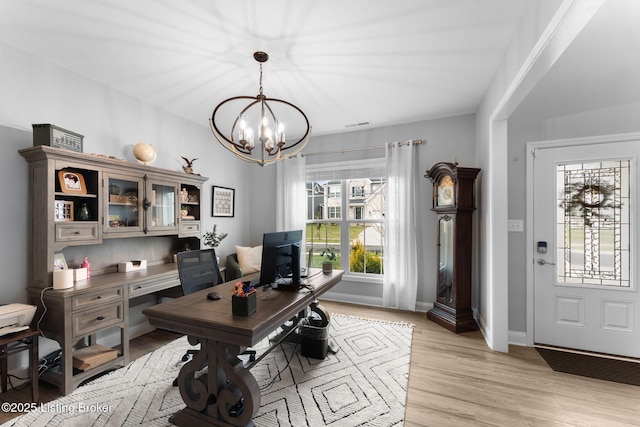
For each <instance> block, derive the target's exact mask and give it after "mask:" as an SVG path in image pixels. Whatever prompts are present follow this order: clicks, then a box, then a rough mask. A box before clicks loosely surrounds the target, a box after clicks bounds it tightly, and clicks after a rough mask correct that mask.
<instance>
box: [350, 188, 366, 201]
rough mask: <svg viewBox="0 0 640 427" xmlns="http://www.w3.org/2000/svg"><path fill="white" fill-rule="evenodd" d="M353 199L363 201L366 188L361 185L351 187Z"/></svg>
mask: <svg viewBox="0 0 640 427" xmlns="http://www.w3.org/2000/svg"><path fill="white" fill-rule="evenodd" d="M351 197H352V198H354V199H361V198H363V197H364V187H363V186H361V185H358V186H353V187H351Z"/></svg>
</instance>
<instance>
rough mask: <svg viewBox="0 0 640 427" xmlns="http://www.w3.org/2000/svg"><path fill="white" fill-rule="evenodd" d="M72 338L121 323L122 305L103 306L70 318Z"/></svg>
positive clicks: (122, 316) (122, 315)
mask: <svg viewBox="0 0 640 427" xmlns="http://www.w3.org/2000/svg"><path fill="white" fill-rule="evenodd" d="M71 318H72V323H73V336H74V337H80V336H84V335H88V334H90V333H92V332H96V331H99V330H100V329H103V328H106V327H108V326H112V325H116V324H118V323H120V322H122V320H123V318H124V303H122V302H120V303H116V304H109V305H103V306H101V307H98V308H95V309H93V310H87V311H83V312H82V313H77V314H74V315H72V316H71Z"/></svg>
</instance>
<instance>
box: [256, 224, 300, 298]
mask: <svg viewBox="0 0 640 427" xmlns="http://www.w3.org/2000/svg"><path fill="white" fill-rule="evenodd" d="M301 251H302V230H290V231H277V232H274V233H265V234H264V236H263V238H262V262H261V266H260V285H261V286H268V285H273V286H274V288H276V289H285V290H296V289H298V288H299V287H300V254H301Z"/></svg>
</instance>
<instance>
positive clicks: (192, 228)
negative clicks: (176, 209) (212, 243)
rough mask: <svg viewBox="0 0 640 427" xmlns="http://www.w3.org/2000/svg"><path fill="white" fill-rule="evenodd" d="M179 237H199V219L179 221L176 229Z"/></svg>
mask: <svg viewBox="0 0 640 427" xmlns="http://www.w3.org/2000/svg"><path fill="white" fill-rule="evenodd" d="M178 234H179V236H180V237H187V236H196V237H200V221H187V220H182V221H180V228H179V230H178Z"/></svg>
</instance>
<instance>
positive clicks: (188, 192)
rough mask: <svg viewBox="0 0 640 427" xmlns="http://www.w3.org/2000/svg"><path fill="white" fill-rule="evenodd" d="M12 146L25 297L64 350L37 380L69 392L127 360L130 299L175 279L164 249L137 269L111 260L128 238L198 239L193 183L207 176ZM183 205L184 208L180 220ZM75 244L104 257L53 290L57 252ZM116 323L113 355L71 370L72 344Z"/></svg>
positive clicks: (95, 337) (77, 346)
mask: <svg viewBox="0 0 640 427" xmlns="http://www.w3.org/2000/svg"><path fill="white" fill-rule="evenodd" d="M20 154H21V155H22V156H23V157H24V158H25V159H26V160H27V162H28V163H29V243H28V250H29V266H28V270H29V277H28V279H29V286H28V289H27V290H28V295H29V299H30V301H31V303H32V304H34V305H37V306H38V312H37V314H36V317H35V318H36V319H40V316H42V314H43V313H44V318H43V319H42V321H41V322H40V328H41V329H42V331H43V332H44V333H45V336H46V337H48V338H51V339H54V340H56V341H58V343H59V344H60V346H61V348H62V358H61V360H62V363H61V365H60V366H59V367H58V368H57V369H55V370H49V371H47V372H45V373H43V375H42V377H41V378H42V379H44V380H46V381H49V382H51V383H53V384H55V385H57V386H58V387H59V388H60V391H61V392H62V393H64V394H68V393H70V392H71V391H73V390H74V389H75V388H76V387H77V386H78V385H80V384H81V383H82V382H83V381H85V380H86V379H88V378H91V377H93V376H95V375H97V374H99V373H101V372H104V371H106V370H109V369H112V368H113V367H114V366H124V365H126V364H127V363H128V361H129V320H130V319H129V306H130V301H131V300H132V299H133V298H138V297H141V296H144V295H148V294H152V293H156V292H158V291H164V290H167V289H169V288H176V287H178V286H179V285H180V281H179V278H178V272H177V267H176V265H175V264H172V263H171V260H172V254H171V253H170V250H169V248H167V247H163V250H166V254H164V253H162V254H158V258H161V259H157V260H151V261H152V262H150V263H149V265H148V266H147V268H146V269H144V270H138V271H132V272H118V261H126V260H127V259H124V260H123V259H120V258H119V257H120V256H123V255H122V254H126V253H128V251H127V248H128V244H131V245H133V246H134V247H140V245H145V242H146V243H147V244H150V243H149V241H150V238H162V239H167V241H169V242H175V245H176V246H178V245H180V244H181V243H180V239H182V238H197V239H199V238H200V211H201V210H200V203H201V198H200V195H201V191H200V189H201V187H202V184H203V183H204V182H205V181H206V180H207V178H205V177H201V176H199V175H189V174H185V173H182V172H176V171H171V170H166V169H160V168H154V167H151V166H146V165H142V164H136V163H131V162H128V161H124V160H119V159H113V158H107V157H103V156H99V155H92V154H84V153H78V152H74V151H70V150H64V149H60V148H54V147H49V146H44V145H41V146H35V147H31V148H26V149H23V150H20ZM186 204H188V205H189V215H188V216H187V217H186V218H183V217H181V215H180V211H181V210H183V209H181V208H183V205H186ZM203 212H204V211H203ZM145 238H146V240H145V241H144V242H142V243H140V242H139V239H145ZM113 239H120V240H119V241H118V245H113V244H110V245H107V243H108V241H111V242H113V241H114V240H113ZM132 239H135V241H136V243H131V242H132ZM164 242H165V240H163V243H164ZM120 243H121V244H120ZM170 244H173V243H170ZM170 244H167V245H170ZM135 245H138V246H135ZM197 245H198V247H199V240H198V241H197ZM106 246H109V247H108V248H106ZM73 247H84V248H77V249H75V250H76V252H77V251H79V250H80V251H81V250H83V249H87V250H88V249H89V248H90V250H91V251H92V253H93V254H98V255H99V258H100V261H101V262H102V264H103V265H101V266H100V268H99V269H98V271H97V272H95V273H97V274H92V275H91V277H89V278H87V279H85V280H78V281H75V282H74V284H73V287H70V288H68V289H53V271H54V266H55V262H56V261H55V258H56V254H59V253H63V251H64V250H65V249H66V250H71V249H72V248H73ZM154 249H155V248H154ZM120 251H121V252H120ZM129 256H130V255H129ZM94 261H97V260H96V259H94ZM69 267H71V266H69ZM45 307H46V310H45ZM114 329H117V330H119V334H116V335H119V344H117V345H115V346H109V347H111V348H112V349H115V350H116V351H117V357H116V358H115V359H112V360H109V361H108V362H105V363H102V364H100V365H99V366H96V367H91V368H90V369H85V370H78V369H76V368H74V366H73V355H74V353H75V352H77V351H78V350H81V349H85V348H86V347H89V346H92V345H94V346H96V345H98V341H100V337H101V336H103V335H105V334H108V333H110V331H113V330H114ZM111 335H113V334H112V333H111ZM102 347H104V346H102ZM96 348H97V347H96ZM85 351H86V350H83V352H85Z"/></svg>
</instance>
